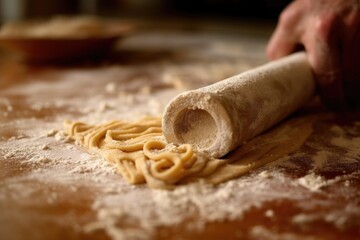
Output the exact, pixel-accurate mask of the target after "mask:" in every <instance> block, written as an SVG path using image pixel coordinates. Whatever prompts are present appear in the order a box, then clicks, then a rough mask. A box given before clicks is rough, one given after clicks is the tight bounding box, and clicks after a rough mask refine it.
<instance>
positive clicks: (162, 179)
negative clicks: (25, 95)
mask: <svg viewBox="0 0 360 240" xmlns="http://www.w3.org/2000/svg"><path fill="white" fill-rule="evenodd" d="M314 121H315V118H314V117H303V118H299V119H294V120H290V121H288V122H285V123H284V124H282V125H280V126H278V127H277V128H274V129H273V130H271V131H269V132H267V133H264V134H262V135H260V136H258V137H256V138H254V139H253V140H251V141H249V142H248V143H246V144H244V145H243V146H242V147H240V148H239V149H237V150H236V151H234V152H233V153H232V154H230V155H229V156H228V157H227V158H226V159H215V158H212V157H210V156H209V154H205V153H202V152H199V151H195V150H194V149H193V147H192V145H190V144H182V145H179V146H176V145H174V144H169V143H166V141H165V138H164V136H163V133H162V127H161V118H160V117H146V118H143V119H141V120H139V121H137V122H133V123H129V122H125V121H119V120H117V121H110V122H108V123H105V124H100V125H96V126H91V125H88V124H86V123H82V122H71V121H65V123H64V125H65V126H64V127H65V132H66V133H67V134H68V135H69V136H70V137H71V138H72V139H74V140H75V142H76V143H77V144H79V145H80V146H82V147H84V148H85V149H87V150H88V151H89V152H90V153H94V154H98V155H100V156H102V157H103V158H105V159H106V160H108V161H109V162H112V163H114V164H116V166H117V169H118V171H119V173H120V174H121V175H122V176H123V178H124V179H125V180H126V181H127V182H129V183H131V184H141V183H146V184H147V185H148V186H149V187H151V188H163V189H171V188H173V187H174V186H176V185H177V184H181V183H187V182H194V181H198V180H200V179H202V180H203V181H205V182H208V183H212V184H219V183H222V182H224V181H226V180H229V179H232V178H235V177H239V176H241V175H243V174H245V173H247V172H249V171H250V170H252V169H254V168H258V167H261V166H263V165H265V164H267V163H269V162H271V161H274V160H277V159H279V158H281V157H282V156H284V155H286V154H289V153H291V152H293V151H295V150H297V149H299V148H300V147H301V146H302V144H303V143H304V142H305V141H306V139H307V138H308V137H309V136H310V135H311V132H312V124H313V123H314Z"/></svg>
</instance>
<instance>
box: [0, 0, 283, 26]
mask: <svg viewBox="0 0 360 240" xmlns="http://www.w3.org/2000/svg"><path fill="white" fill-rule="evenodd" d="M289 2H290V0H250V1H249V0H49V1H44V0H0V22H5V21H11V20H23V19H28V18H47V17H51V16H53V15H60V14H64V15H76V14H92V15H98V16H105V17H119V18H127V19H129V18H134V19H138V18H141V19H156V20H159V19H163V18H169V17H172V18H186V19H188V18H194V19H212V20H217V19H219V20H220V19H221V20H229V21H238V20H247V21H248V20H250V21H266V22H274V23H275V22H276V20H277V18H278V15H279V13H280V12H281V10H282V9H283V8H284V7H285V6H286V5H287V4H288V3H289Z"/></svg>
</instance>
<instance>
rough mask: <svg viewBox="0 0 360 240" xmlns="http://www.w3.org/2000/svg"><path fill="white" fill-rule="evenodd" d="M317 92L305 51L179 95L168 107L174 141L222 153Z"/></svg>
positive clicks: (166, 128) (167, 129)
mask: <svg viewBox="0 0 360 240" xmlns="http://www.w3.org/2000/svg"><path fill="white" fill-rule="evenodd" d="M314 92H315V81H314V78H313V74H312V71H311V67H310V65H309V62H308V60H307V56H306V53H305V52H299V53H294V54H292V55H289V56H287V57H284V58H281V59H279V60H276V61H272V62H269V63H267V64H265V65H262V66H260V67H257V68H255V69H252V70H250V71H246V72H244V73H241V74H238V75H236V76H233V77H230V78H227V79H225V80H222V81H220V82H217V83H215V84H212V85H209V86H206V87H203V88H199V89H196V90H191V91H187V92H184V93H181V94H179V95H178V96H177V97H175V98H174V99H173V100H172V101H170V103H169V104H168V105H167V106H166V108H165V111H164V114H163V118H162V126H163V134H164V136H165V138H166V140H167V141H168V142H172V143H175V144H183V143H190V144H192V145H193V146H194V147H195V148H196V149H197V150H199V151H203V152H207V153H209V154H211V155H212V156H213V157H216V158H219V157H222V156H224V155H226V154H227V153H228V152H230V151H232V150H234V149H235V148H236V147H238V146H240V145H242V144H243V143H245V142H246V141H248V140H250V139H251V138H253V137H255V136H256V135H258V134H260V133H261V132H263V131H265V130H266V129H268V128H270V127H271V126H273V125H275V124H276V123H278V122H279V121H281V120H282V119H284V118H285V117H286V116H288V115H289V114H291V113H292V112H294V111H295V110H297V109H298V108H300V107H301V106H303V105H304V104H305V103H306V102H307V101H308V100H309V99H310V98H311V97H312V96H313V95H314Z"/></svg>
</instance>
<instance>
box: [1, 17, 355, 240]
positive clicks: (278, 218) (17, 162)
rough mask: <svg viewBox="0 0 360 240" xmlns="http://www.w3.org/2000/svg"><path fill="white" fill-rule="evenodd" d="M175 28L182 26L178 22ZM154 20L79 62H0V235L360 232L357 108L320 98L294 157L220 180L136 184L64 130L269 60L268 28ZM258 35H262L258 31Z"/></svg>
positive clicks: (144, 110) (4, 58) (133, 112)
mask: <svg viewBox="0 0 360 240" xmlns="http://www.w3.org/2000/svg"><path fill="white" fill-rule="evenodd" d="M176 27H177V28H176ZM176 27H174V28H173V29H169V28H166V27H164V26H162V27H161V28H156V27H155V28H154V27H151V28H150V27H147V28H143V29H139V30H138V32H137V33H136V34H134V35H132V36H130V37H128V38H126V39H125V40H123V41H122V42H119V45H118V47H117V49H116V51H115V52H113V53H112V54H110V55H106V56H104V57H101V58H100V57H98V58H94V59H88V60H86V61H83V62H81V63H74V64H62V65H50V64H27V63H24V62H21V61H20V62H19V61H17V60H16V59H14V58H13V57H12V56H11V55H6V54H4V53H2V55H1V61H0V62H1V63H0V239H9V240H10V239H151V238H153V239H236V238H237V239H357V238H360V116H359V115H358V114H355V113H346V114H333V113H330V112H328V111H326V110H324V109H323V108H322V107H321V106H320V105H319V104H315V105H311V106H309V107H308V108H307V109H305V110H302V111H301V112H300V113H297V114H296V115H294V116H292V118H296V117H299V116H302V115H305V114H313V115H317V116H318V120H317V121H316V123H315V124H314V132H313V134H312V135H311V136H310V137H309V139H308V140H307V141H306V143H305V144H304V145H303V146H302V147H301V149H299V150H298V151H296V152H295V153H292V154H290V155H289V156H284V157H283V158H281V159H279V160H278V161H276V162H274V163H271V164H268V165H266V166H264V167H262V168H260V169H258V170H256V171H253V172H251V173H249V174H248V175H246V176H243V177H240V178H238V179H235V180H232V181H229V182H227V183H224V184H222V185H219V186H215V187H213V186H208V185H204V184H201V183H200V184H195V185H189V186H179V187H178V188H177V189H175V190H173V191H166V190H152V189H148V188H147V186H129V185H128V184H127V183H125V182H124V181H123V179H122V178H121V176H119V174H117V173H116V169H115V167H114V166H112V165H110V164H108V163H106V162H105V161H104V160H103V159H99V158H98V157H96V156H90V155H88V154H87V153H85V152H84V150H82V149H81V148H79V147H77V146H75V145H74V144H73V143H72V142H69V141H68V139H67V138H66V136H63V135H62V134H61V130H62V122H63V120H64V119H72V120H78V119H79V120H82V121H87V122H92V123H99V122H103V121H106V120H110V119H127V120H133V119H137V118H139V117H141V116H144V115H161V112H162V110H163V108H164V106H165V104H166V103H167V102H168V101H169V100H170V99H171V98H172V97H174V96H176V95H177V94H178V93H180V92H182V91H185V90H188V89H193V88H197V87H200V86H204V85H207V84H210V83H213V82H215V81H218V80H221V79H224V78H226V77H228V76H232V75H234V74H236V73H239V72H242V71H244V70H246V69H249V68H251V67H254V66H256V65H259V64H261V63H264V62H265V61H266V59H265V57H264V54H263V50H264V46H265V44H266V38H267V36H268V35H267V34H264V35H262V34H259V32H257V31H248V29H244V28H242V27H241V26H239V27H238V28H220V27H218V26H216V27H201V26H200V25H197V24H195V23H190V24H187V25H186V27H181V28H180V27H179V25H177V26H176ZM260 33H261V31H260Z"/></svg>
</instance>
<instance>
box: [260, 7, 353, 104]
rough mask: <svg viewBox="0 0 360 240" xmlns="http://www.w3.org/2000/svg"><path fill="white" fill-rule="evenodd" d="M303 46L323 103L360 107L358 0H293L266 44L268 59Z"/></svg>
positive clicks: (286, 53)
mask: <svg viewBox="0 0 360 240" xmlns="http://www.w3.org/2000/svg"><path fill="white" fill-rule="evenodd" d="M299 46H302V47H304V48H305V50H306V52H307V54H308V58H309V62H310V65H311V67H312V70H313V72H314V75H315V79H316V82H317V86H318V92H319V94H320V96H321V98H322V100H323V102H324V103H325V104H326V105H327V106H329V107H331V108H333V109H344V108H349V107H350V108H360V0H315V1H314V0H295V1H294V2H292V3H291V4H290V5H289V6H288V7H287V8H285V10H284V11H283V12H282V13H281V15H280V19H279V23H278V26H277V28H276V30H275V32H274V33H273V36H272V37H271V39H270V41H269V44H268V46H267V55H268V57H269V58H270V59H277V58H280V57H283V56H285V55H288V54H290V53H292V52H294V51H296V50H297V48H298V47H299Z"/></svg>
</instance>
